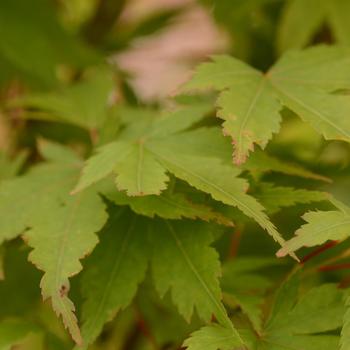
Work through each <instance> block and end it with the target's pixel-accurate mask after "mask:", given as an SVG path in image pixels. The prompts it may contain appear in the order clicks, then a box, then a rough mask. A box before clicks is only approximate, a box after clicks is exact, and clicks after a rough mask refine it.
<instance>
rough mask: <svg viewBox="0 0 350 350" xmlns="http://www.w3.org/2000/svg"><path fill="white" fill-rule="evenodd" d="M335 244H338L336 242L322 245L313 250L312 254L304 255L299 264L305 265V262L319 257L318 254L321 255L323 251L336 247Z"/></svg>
mask: <svg viewBox="0 0 350 350" xmlns="http://www.w3.org/2000/svg"><path fill="white" fill-rule="evenodd" d="M337 244H338V241H331V242H328V243H326V244H324V245H323V246H322V247H320V248H317V249H315V250H314V251H313V252H311V253H310V254H307V255H305V256H304V257H303V258H302V259H301V261H300V263H301V264H305V263H306V262H307V261H309V260H311V259H312V258H314V257H315V256H318V255H320V254H321V253H323V252H324V251H326V250H328V249H330V248H332V247H334V246H335V245H337Z"/></svg>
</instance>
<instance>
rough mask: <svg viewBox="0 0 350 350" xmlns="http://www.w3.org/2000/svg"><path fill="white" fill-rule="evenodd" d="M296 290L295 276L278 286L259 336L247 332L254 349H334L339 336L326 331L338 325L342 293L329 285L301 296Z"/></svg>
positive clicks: (339, 323) (342, 310)
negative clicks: (270, 309)
mask: <svg viewBox="0 0 350 350" xmlns="http://www.w3.org/2000/svg"><path fill="white" fill-rule="evenodd" d="M298 290H299V282H298V277H297V276H294V277H291V278H290V279H289V280H287V281H286V282H285V283H284V284H283V285H282V286H281V287H280V289H279V290H278V292H277V295H276V298H275V302H274V305H273V308H272V311H271V313H270V315H269V318H268V320H267V321H266V322H265V325H264V329H263V333H262V335H261V336H260V337H256V336H254V335H252V334H251V335H249V336H248V337H247V339H246V341H247V343H249V342H250V343H252V344H254V346H255V347H254V349H256V350H285V349H293V350H294V349H295V350H297V349H298V350H299V349H307V350H327V349H336V348H337V346H338V342H339V336H337V335H329V334H326V332H329V331H333V330H336V329H338V328H339V327H340V326H341V324H342V317H343V314H344V297H345V293H344V292H343V291H341V290H340V289H338V288H337V286H336V285H333V284H325V285H321V286H319V287H314V288H312V289H311V290H309V291H308V292H306V294H304V295H303V296H302V297H301V298H300V297H298V294H299V293H298ZM321 314H322V317H320V315H321ZM244 334H246V335H247V334H248V333H244Z"/></svg>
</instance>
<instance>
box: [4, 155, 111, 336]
mask: <svg viewBox="0 0 350 350" xmlns="http://www.w3.org/2000/svg"><path fill="white" fill-rule="evenodd" d="M46 154H52V148H51V151H50V150H47V151H46ZM56 157H57V149H56ZM61 157H62V156H61ZM80 165H81V161H80V162H78V163H77V161H76V160H75V158H74V156H73V155H72V156H71V158H70V160H69V161H67V160H66V161H56V162H48V163H43V164H40V165H38V166H35V167H33V168H32V169H31V171H30V172H29V173H27V174H25V175H23V176H21V177H18V178H15V179H13V180H8V181H4V182H3V183H2V184H1V186H0V210H1V212H2V213H4V220H1V223H0V242H3V241H4V240H9V239H13V238H15V237H17V236H18V235H20V234H24V237H25V240H26V241H28V244H29V245H30V246H31V247H32V248H33V251H32V252H31V253H30V255H29V259H30V261H32V262H33V263H34V264H35V265H36V266H37V267H38V268H39V269H40V270H42V271H44V276H43V278H42V280H41V289H42V294H43V298H44V299H47V298H50V299H51V302H52V306H53V309H54V310H55V312H56V313H57V314H58V315H61V316H62V318H63V322H64V324H65V326H66V327H68V329H69V331H70V332H71V334H72V337H73V339H74V340H75V341H76V342H77V343H81V336H80V331H79V328H78V325H77V320H76V317H75V315H74V305H73V303H72V302H71V300H70V299H69V298H68V296H67V294H68V292H69V280H68V279H69V277H71V276H73V275H75V274H77V273H78V272H80V270H81V268H82V267H81V264H80V262H79V260H80V259H81V258H83V257H84V256H85V255H86V254H87V253H89V252H90V251H91V250H92V249H93V248H94V246H95V245H96V244H97V236H96V235H95V232H97V231H99V230H100V229H101V227H102V226H103V225H104V223H105V221H106V219H107V217H106V213H105V205H104V203H103V202H102V199H101V198H100V196H99V195H98V194H97V192H96V191H95V190H94V189H92V188H91V189H89V190H88V191H84V192H83V193H81V194H79V195H77V196H72V195H70V191H71V189H72V187H73V186H74V184H75V183H76V180H77V177H78V175H79V169H80Z"/></svg>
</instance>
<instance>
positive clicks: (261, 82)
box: [183, 46, 350, 164]
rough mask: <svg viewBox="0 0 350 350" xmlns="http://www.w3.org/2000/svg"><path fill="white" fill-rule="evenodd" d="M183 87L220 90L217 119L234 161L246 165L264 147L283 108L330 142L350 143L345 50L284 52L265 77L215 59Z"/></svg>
mask: <svg viewBox="0 0 350 350" xmlns="http://www.w3.org/2000/svg"><path fill="white" fill-rule="evenodd" d="M212 60H213V61H212V62H210V63H204V64H202V65H200V66H199V68H198V69H197V70H196V72H195V74H194V77H193V78H192V80H190V81H189V82H188V83H187V84H185V86H184V88H183V89H184V90H185V91H193V90H205V89H208V88H211V89H215V90H217V91H220V95H219V98H218V100H217V106H218V116H219V117H220V118H221V119H223V120H224V123H223V132H224V134H225V135H229V136H231V138H232V142H233V145H234V161H235V163H237V164H241V163H244V162H245V161H246V158H247V156H248V154H249V152H250V151H252V150H253V148H254V144H257V145H259V146H260V147H261V148H265V146H266V144H267V143H268V141H269V140H270V139H271V137H272V135H273V133H276V132H278V131H279V128H280V122H281V115H280V112H281V110H282V108H283V107H287V108H289V109H290V110H292V111H293V112H294V113H296V114H297V115H298V116H299V117H300V118H301V119H302V120H304V121H305V122H308V123H310V125H311V126H312V127H313V128H314V129H315V130H316V131H318V132H319V133H321V134H322V135H323V136H324V137H325V138H326V139H328V140H344V141H350V123H349V119H348V118H347V113H348V110H349V108H350V99H349V97H348V96H345V95H339V94H333V92H335V91H338V90H342V89H347V88H349V87H350V83H349V81H350V75H349V69H348V67H349V62H350V55H349V50H348V49H341V48H335V47H326V46H319V47H313V48H310V49H307V50H304V51H292V52H289V53H287V54H285V55H284V56H283V57H282V58H281V59H280V60H279V61H278V62H277V63H276V64H275V65H274V66H273V67H272V68H271V69H270V70H269V71H268V72H267V73H265V74H263V73H262V72H260V71H257V70H256V69H253V68H252V67H250V66H248V65H247V64H245V63H243V62H241V61H239V60H237V59H235V58H233V57H229V56H214V57H213V58H212Z"/></svg>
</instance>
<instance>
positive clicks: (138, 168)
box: [75, 106, 284, 244]
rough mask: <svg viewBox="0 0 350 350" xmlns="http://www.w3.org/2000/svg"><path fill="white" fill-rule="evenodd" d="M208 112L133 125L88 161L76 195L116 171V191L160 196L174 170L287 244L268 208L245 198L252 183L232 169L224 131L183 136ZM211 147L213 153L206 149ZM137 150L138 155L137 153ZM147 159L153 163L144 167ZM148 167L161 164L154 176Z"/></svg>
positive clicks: (190, 109) (208, 130) (209, 130)
mask: <svg viewBox="0 0 350 350" xmlns="http://www.w3.org/2000/svg"><path fill="white" fill-rule="evenodd" d="M194 108H196V109H195V110H193V109H194ZM203 108H204V107H203V106H202V107H201V108H200V107H188V108H187V109H186V110H185V111H182V112H177V113H175V114H172V115H169V116H166V117H163V118H160V119H159V120H152V119H151V120H150V121H148V120H147V119H146V118H144V119H141V121H139V122H138V123H137V122H135V123H132V124H131V125H129V127H127V128H126V129H125V130H124V133H123V134H122V135H121V136H120V139H119V140H118V141H116V142H113V143H110V144H108V145H105V146H103V147H102V148H100V149H99V150H98V153H97V154H96V155H95V156H93V157H91V158H90V159H89V160H88V161H87V163H86V166H85V168H84V169H83V173H82V176H81V178H80V180H79V183H78V185H77V187H76V189H75V192H77V191H80V190H82V189H84V188H86V187H88V186H90V185H91V184H93V183H95V182H97V181H99V180H101V179H102V178H104V177H106V176H107V175H109V174H110V173H112V172H114V173H116V175H117V177H116V183H117V187H118V188H119V189H126V190H127V194H128V195H136V196H141V195H151V194H153V195H154V194H155V195H159V194H160V192H161V191H162V190H163V189H164V188H165V187H166V181H167V179H168V176H167V174H166V172H167V171H169V172H170V173H172V174H174V175H175V176H176V177H177V178H179V179H182V180H184V181H186V182H188V183H189V184H190V185H191V186H193V187H195V188H197V189H199V190H201V191H203V192H206V193H209V194H210V195H211V196H212V197H213V198H214V199H215V200H218V201H221V202H223V203H225V204H227V205H232V206H235V207H238V208H239V209H240V210H241V211H242V212H243V213H244V214H245V215H247V216H248V217H250V218H252V219H254V220H255V221H256V222H257V223H258V224H259V225H260V226H261V227H263V228H264V229H265V230H266V231H267V232H268V233H269V234H270V235H271V236H272V237H273V238H274V239H275V240H276V241H277V242H279V243H280V244H282V243H283V241H284V240H283V238H282V237H281V235H280V234H279V233H278V232H277V230H276V228H275V227H274V225H273V224H272V223H271V222H270V221H269V219H268V217H267V216H266V214H265V212H264V208H263V206H262V205H261V204H259V203H258V202H257V201H256V200H255V199H254V198H253V197H251V196H250V195H248V194H247V193H246V191H247V189H248V183H247V181H245V180H244V179H241V178H238V176H239V175H240V172H241V171H240V170H239V169H238V168H236V167H234V166H233V165H232V164H231V162H230V160H229V158H230V156H229V148H227V146H228V144H227V143H226V141H225V140H224V139H223V138H222V137H220V136H219V135H220V132H219V130H218V129H217V128H203V129H196V130H191V131H182V130H183V129H186V128H187V127H188V126H190V125H191V124H193V123H194V122H196V121H198V120H199V119H200V118H201V117H202V116H203ZM205 110H206V109H205ZM184 116H187V121H186V123H184V122H183V121H182V120H184ZM145 119H146V120H145ZM176 120H177V122H176ZM171 130H173V131H174V133H171ZM181 131H182V132H181ZM175 132H176V133H175ZM141 142H142V143H141ZM135 143H136V146H135ZM137 144H138V145H137ZM208 144H210V149H206V147H207V145H208ZM135 147H137V149H139V152H136V153H135V152H134V151H135ZM141 150H142V152H141ZM145 154H147V157H148V159H149V161H146V162H145ZM226 155H227V156H226ZM149 162H151V163H152V164H157V166H156V167H155V168H154V169H153V171H149V166H150V163H149ZM130 165H132V166H130ZM121 179H122V180H123V181H121Z"/></svg>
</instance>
